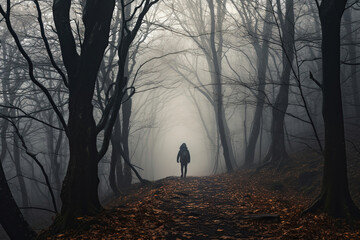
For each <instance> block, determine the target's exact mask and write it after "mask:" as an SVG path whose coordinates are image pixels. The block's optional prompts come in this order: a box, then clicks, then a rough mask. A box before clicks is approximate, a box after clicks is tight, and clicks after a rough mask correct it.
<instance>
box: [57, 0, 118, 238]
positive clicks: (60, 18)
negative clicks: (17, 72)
mask: <svg viewBox="0 0 360 240" xmlns="http://www.w3.org/2000/svg"><path fill="white" fill-rule="evenodd" d="M114 6H115V1H113V0H108V1H105V2H98V1H93V0H91V1H90V0H89V1H86V6H85V8H84V15H83V21H84V26H85V36H84V40H83V44H82V46H81V54H80V55H78V54H77V50H76V45H75V41H74V38H73V35H72V32H71V26H70V17H69V11H70V7H71V2H70V1H65V0H59V1H54V4H53V14H54V22H55V26H56V29H57V34H58V37H59V41H60V46H61V52H62V57H63V60H64V65H65V67H66V70H67V73H68V76H69V119H68V127H67V132H66V134H67V137H68V139H69V150H70V161H69V165H68V169H67V173H66V176H65V179H64V182H63V187H62V191H61V200H62V203H63V205H62V208H61V214H60V215H59V216H58V217H57V219H56V221H55V223H54V225H53V227H54V230H55V231H57V230H61V229H66V228H71V227H75V226H76V221H77V220H76V219H77V218H78V217H80V216H84V215H90V214H94V213H97V212H98V211H99V210H100V209H101V205H100V202H99V198H98V184H99V179H98V160H99V154H98V151H97V146H96V138H97V129H96V124H95V120H94V116H93V105H92V98H93V94H94V88H95V81H96V78H97V74H98V70H99V68H100V64H101V61H102V58H103V55H104V51H105V48H106V47H107V45H108V38H109V31H110V22H111V17H112V12H113V10H114Z"/></svg>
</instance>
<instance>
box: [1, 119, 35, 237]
mask: <svg viewBox="0 0 360 240" xmlns="http://www.w3.org/2000/svg"><path fill="white" fill-rule="evenodd" d="M3 121H7V120H5V119H4V120H3ZM5 154H6V152H3V151H1V157H2V159H3V158H5ZM0 212H1V214H0V224H1V225H2V226H3V228H4V230H5V231H6V233H7V234H8V235H9V237H10V238H11V239H33V238H35V237H36V233H35V231H34V230H32V229H31V228H30V226H29V224H28V223H27V222H26V221H25V219H24V216H23V215H22V213H21V212H20V209H19V208H18V206H17V205H16V202H15V199H14V198H13V196H12V194H11V191H10V188H9V185H8V183H7V180H6V177H5V173H4V169H3V167H2V164H1V163H0Z"/></svg>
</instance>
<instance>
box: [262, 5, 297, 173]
mask: <svg viewBox="0 0 360 240" xmlns="http://www.w3.org/2000/svg"><path fill="white" fill-rule="evenodd" d="M277 9H278V18H279V20H280V26H279V31H280V29H281V32H282V34H280V38H281V46H282V66H283V69H282V73H281V76H280V89H279V92H278V95H277V96H276V99H275V103H274V105H273V108H272V121H271V143H270V147H269V150H268V153H267V154H266V156H265V159H264V162H271V164H272V165H275V166H277V167H279V166H280V165H282V164H283V163H284V162H283V161H284V160H285V159H286V158H287V153H286V149H285V134H284V121H285V113H286V110H287V108H288V104H289V82H290V74H291V70H292V63H293V59H294V38H295V21H294V1H293V0H286V13H285V16H284V18H283V16H282V11H281V4H280V1H277Z"/></svg>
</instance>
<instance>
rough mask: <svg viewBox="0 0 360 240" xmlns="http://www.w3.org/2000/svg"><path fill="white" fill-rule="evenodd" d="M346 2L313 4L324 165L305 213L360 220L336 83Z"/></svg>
mask: <svg viewBox="0 0 360 240" xmlns="http://www.w3.org/2000/svg"><path fill="white" fill-rule="evenodd" d="M346 2H347V0H323V1H322V2H321V4H319V2H318V1H317V2H316V3H317V6H318V9H319V15H320V21H321V31H322V59H323V63H322V65H323V83H322V93H323V117H324V125H325V154H324V155H325V161H324V175H323V180H322V188H321V192H320V195H319V197H318V199H316V200H315V202H314V203H313V204H312V206H310V208H309V209H307V210H306V211H305V212H325V213H328V214H329V215H331V216H334V217H342V218H347V219H353V218H360V211H359V209H358V208H357V207H356V205H355V204H354V202H353V201H352V199H351V196H350V192H349V188H348V177H347V163H346V149H345V135H344V118H343V107H342V98H341V83H340V24H341V18H342V15H343V12H344V10H345V6H346Z"/></svg>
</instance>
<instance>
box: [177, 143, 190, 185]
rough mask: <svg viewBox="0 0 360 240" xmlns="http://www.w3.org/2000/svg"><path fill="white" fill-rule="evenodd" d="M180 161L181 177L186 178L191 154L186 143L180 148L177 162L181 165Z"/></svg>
mask: <svg viewBox="0 0 360 240" xmlns="http://www.w3.org/2000/svg"><path fill="white" fill-rule="evenodd" d="M179 160H180V163H181V177H184V178H186V172H187V165H188V163H190V152H189V150H188V148H187V146H186V144H185V143H183V144H181V146H180V150H179V153H178V155H177V158H176V161H177V162H178V163H179ZM184 170H185V171H184Z"/></svg>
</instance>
